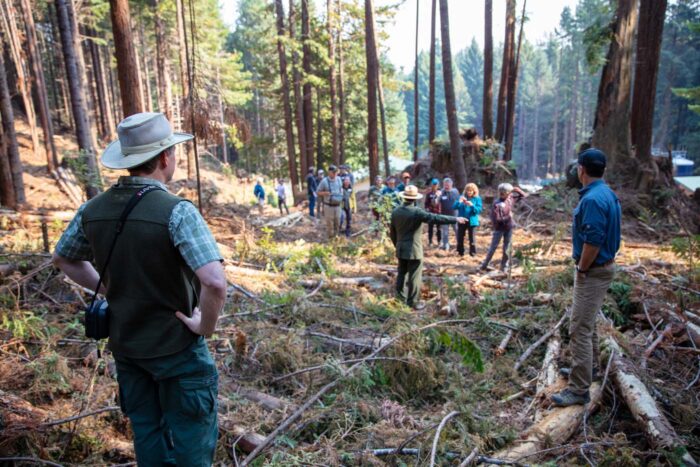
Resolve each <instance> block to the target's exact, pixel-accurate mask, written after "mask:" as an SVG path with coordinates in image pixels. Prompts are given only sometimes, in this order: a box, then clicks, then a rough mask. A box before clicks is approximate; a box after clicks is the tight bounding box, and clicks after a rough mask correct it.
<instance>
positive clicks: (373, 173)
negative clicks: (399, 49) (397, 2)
mask: <svg viewBox="0 0 700 467" xmlns="http://www.w3.org/2000/svg"><path fill="white" fill-rule="evenodd" d="M365 57H366V60H367V76H366V78H367V150H368V156H369V179H370V181H373V180H374V179H375V178H376V177H377V175H379V148H378V146H377V68H378V66H377V43H376V38H375V36H374V4H373V1H372V0H365Z"/></svg>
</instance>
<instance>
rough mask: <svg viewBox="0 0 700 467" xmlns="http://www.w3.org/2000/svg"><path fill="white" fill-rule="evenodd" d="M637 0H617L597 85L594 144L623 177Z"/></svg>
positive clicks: (628, 152)
mask: <svg viewBox="0 0 700 467" xmlns="http://www.w3.org/2000/svg"><path fill="white" fill-rule="evenodd" d="M636 22H637V2H636V0H618V7H617V12H616V14H615V25H614V34H613V37H612V42H611V43H610V49H609V50H608V55H607V61H606V64H605V67H603V73H602V76H601V79H600V86H599V88H598V105H597V108H596V116H595V122H594V124H593V146H595V147H597V148H599V149H601V150H602V151H603V152H605V154H606V155H607V156H608V160H609V166H612V167H613V170H612V171H610V172H612V173H613V174H614V175H616V176H619V177H620V178H624V176H625V173H627V175H629V173H630V172H632V170H633V168H632V167H631V165H632V164H631V158H630V155H631V145H632V141H631V135H630V115H629V113H630V86H631V82H632V76H631V75H632V73H631V72H632V44H633V42H634V29H635V24H636Z"/></svg>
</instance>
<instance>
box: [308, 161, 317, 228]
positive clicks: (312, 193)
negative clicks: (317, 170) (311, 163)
mask: <svg viewBox="0 0 700 467" xmlns="http://www.w3.org/2000/svg"><path fill="white" fill-rule="evenodd" d="M317 188H318V182H317V181H316V177H314V168H313V167H309V173H308V174H307V175H306V196H307V198H308V199H309V215H310V216H311V217H314V210H315V208H316V196H317V195H316V189H317Z"/></svg>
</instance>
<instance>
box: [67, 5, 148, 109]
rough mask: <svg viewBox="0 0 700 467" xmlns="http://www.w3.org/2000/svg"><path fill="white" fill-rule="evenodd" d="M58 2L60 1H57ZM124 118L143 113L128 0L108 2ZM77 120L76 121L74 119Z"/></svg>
mask: <svg viewBox="0 0 700 467" xmlns="http://www.w3.org/2000/svg"><path fill="white" fill-rule="evenodd" d="M57 1H60V0H57ZM109 6H110V14H111V18H112V33H113V34H114V50H115V55H116V57H117V74H118V76H119V90H120V91H121V98H122V110H123V112H124V117H128V116H129V115H133V114H135V113H139V112H143V109H144V107H143V100H142V93H141V82H140V81H139V74H138V65H137V62H136V60H137V59H136V50H135V49H134V40H133V38H132V34H131V25H130V24H129V18H130V16H129V0H109ZM76 120H77V119H76Z"/></svg>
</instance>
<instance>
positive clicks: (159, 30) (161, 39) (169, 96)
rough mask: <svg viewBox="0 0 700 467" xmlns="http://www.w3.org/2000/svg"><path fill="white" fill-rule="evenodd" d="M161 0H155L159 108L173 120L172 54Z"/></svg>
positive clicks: (154, 15) (154, 18)
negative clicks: (160, 9)
mask: <svg viewBox="0 0 700 467" xmlns="http://www.w3.org/2000/svg"><path fill="white" fill-rule="evenodd" d="M159 5H160V0H153V21H154V23H155V31H156V63H157V66H156V73H158V110H160V111H161V112H163V113H164V114H165V117H166V118H167V119H168V120H172V116H173V110H172V101H173V92H172V86H171V84H170V60H168V57H169V55H170V51H169V47H168V44H169V42H168V38H167V32H166V30H165V24H164V22H163V18H162V15H161V12H160V11H159V8H160V7H159Z"/></svg>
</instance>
